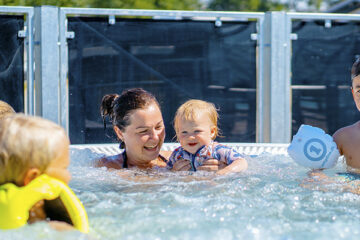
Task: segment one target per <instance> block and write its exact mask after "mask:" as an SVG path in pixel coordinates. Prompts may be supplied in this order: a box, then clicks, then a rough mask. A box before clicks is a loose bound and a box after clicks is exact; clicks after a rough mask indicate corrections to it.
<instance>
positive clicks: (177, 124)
mask: <svg viewBox="0 0 360 240" xmlns="http://www.w3.org/2000/svg"><path fill="white" fill-rule="evenodd" d="M217 121H218V113H217V111H216V108H215V106H214V104H212V103H209V102H205V101H202V100H195V99H193V100H189V101H187V102H185V103H184V104H183V105H181V106H180V107H179V109H178V110H177V112H176V114H175V118H174V128H175V131H176V136H177V140H178V141H179V142H180V145H181V146H180V147H178V148H176V149H175V150H174V151H173V153H172V154H171V156H170V159H169V162H168V167H169V168H170V169H176V170H178V169H179V168H178V167H176V166H175V165H176V164H177V163H179V162H184V161H185V162H188V163H189V165H190V166H189V167H188V168H187V170H190V169H191V170H192V171H196V170H205V169H207V168H205V166H204V165H206V163H207V162H208V161H213V160H217V161H218V162H219V165H223V166H224V168H223V169H221V167H219V169H221V170H219V171H218V172H217V173H218V174H227V173H229V172H241V171H243V170H245V169H246V168H247V162H246V160H245V159H244V156H243V155H242V154H240V153H238V152H236V151H235V150H234V149H232V148H230V147H228V146H225V145H222V144H219V143H217V142H214V140H215V138H216V137H217V136H218V135H219V129H218V126H217ZM182 170H184V169H182Z"/></svg>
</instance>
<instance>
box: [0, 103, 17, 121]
mask: <svg viewBox="0 0 360 240" xmlns="http://www.w3.org/2000/svg"><path fill="white" fill-rule="evenodd" d="M14 113H15V110H14V109H13V108H12V107H11V106H10V105H9V104H7V103H6V102H4V101H1V100H0V120H1V119H3V118H5V117H6V116H8V115H10V114H14Z"/></svg>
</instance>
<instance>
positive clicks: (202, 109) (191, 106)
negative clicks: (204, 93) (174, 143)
mask: <svg viewBox="0 0 360 240" xmlns="http://www.w3.org/2000/svg"><path fill="white" fill-rule="evenodd" d="M201 114H206V115H207V116H208V118H209V119H210V121H211V123H212V124H213V126H215V135H214V137H213V139H212V140H214V139H215V138H216V137H217V136H218V135H219V128H218V126H217V122H218V118H219V115H218V113H217V110H216V108H215V105H214V104H212V103H210V102H206V101H203V100H197V99H192V100H188V101H186V102H185V103H184V104H182V105H181V106H180V107H179V108H178V110H177V111H176V114H175V118H174V128H175V131H176V134H178V133H179V124H180V121H181V120H187V121H193V120H194V119H196V118H197V117H198V116H200V115H201Z"/></svg>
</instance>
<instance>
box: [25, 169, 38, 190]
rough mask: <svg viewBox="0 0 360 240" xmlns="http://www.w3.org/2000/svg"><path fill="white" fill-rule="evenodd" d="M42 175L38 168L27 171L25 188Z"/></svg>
mask: <svg viewBox="0 0 360 240" xmlns="http://www.w3.org/2000/svg"><path fill="white" fill-rule="evenodd" d="M40 175H41V172H40V170H39V169H38V168H30V169H29V170H27V171H26V172H25V176H24V181H23V182H24V186H25V185H28V184H29V183H30V182H31V181H32V180H34V179H35V178H37V177H38V176H40Z"/></svg>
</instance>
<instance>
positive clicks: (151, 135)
mask: <svg viewBox="0 0 360 240" xmlns="http://www.w3.org/2000/svg"><path fill="white" fill-rule="evenodd" d="M129 122H130V125H128V126H126V128H125V129H124V131H121V130H120V129H119V128H118V127H114V129H115V132H116V133H117V135H118V137H119V138H120V139H121V140H122V141H123V142H124V143H125V149H126V155H127V157H128V161H129V162H138V163H140V164H141V163H143V164H146V163H148V162H150V161H152V160H154V159H156V158H157V157H158V156H159V152H160V149H161V146H162V144H163V142H164V138H165V126H164V122H163V118H162V114H161V111H160V109H159V107H158V106H157V105H156V104H155V103H154V104H151V105H149V106H147V107H146V108H144V109H136V110H134V111H132V112H131V113H130V115H129Z"/></svg>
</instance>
